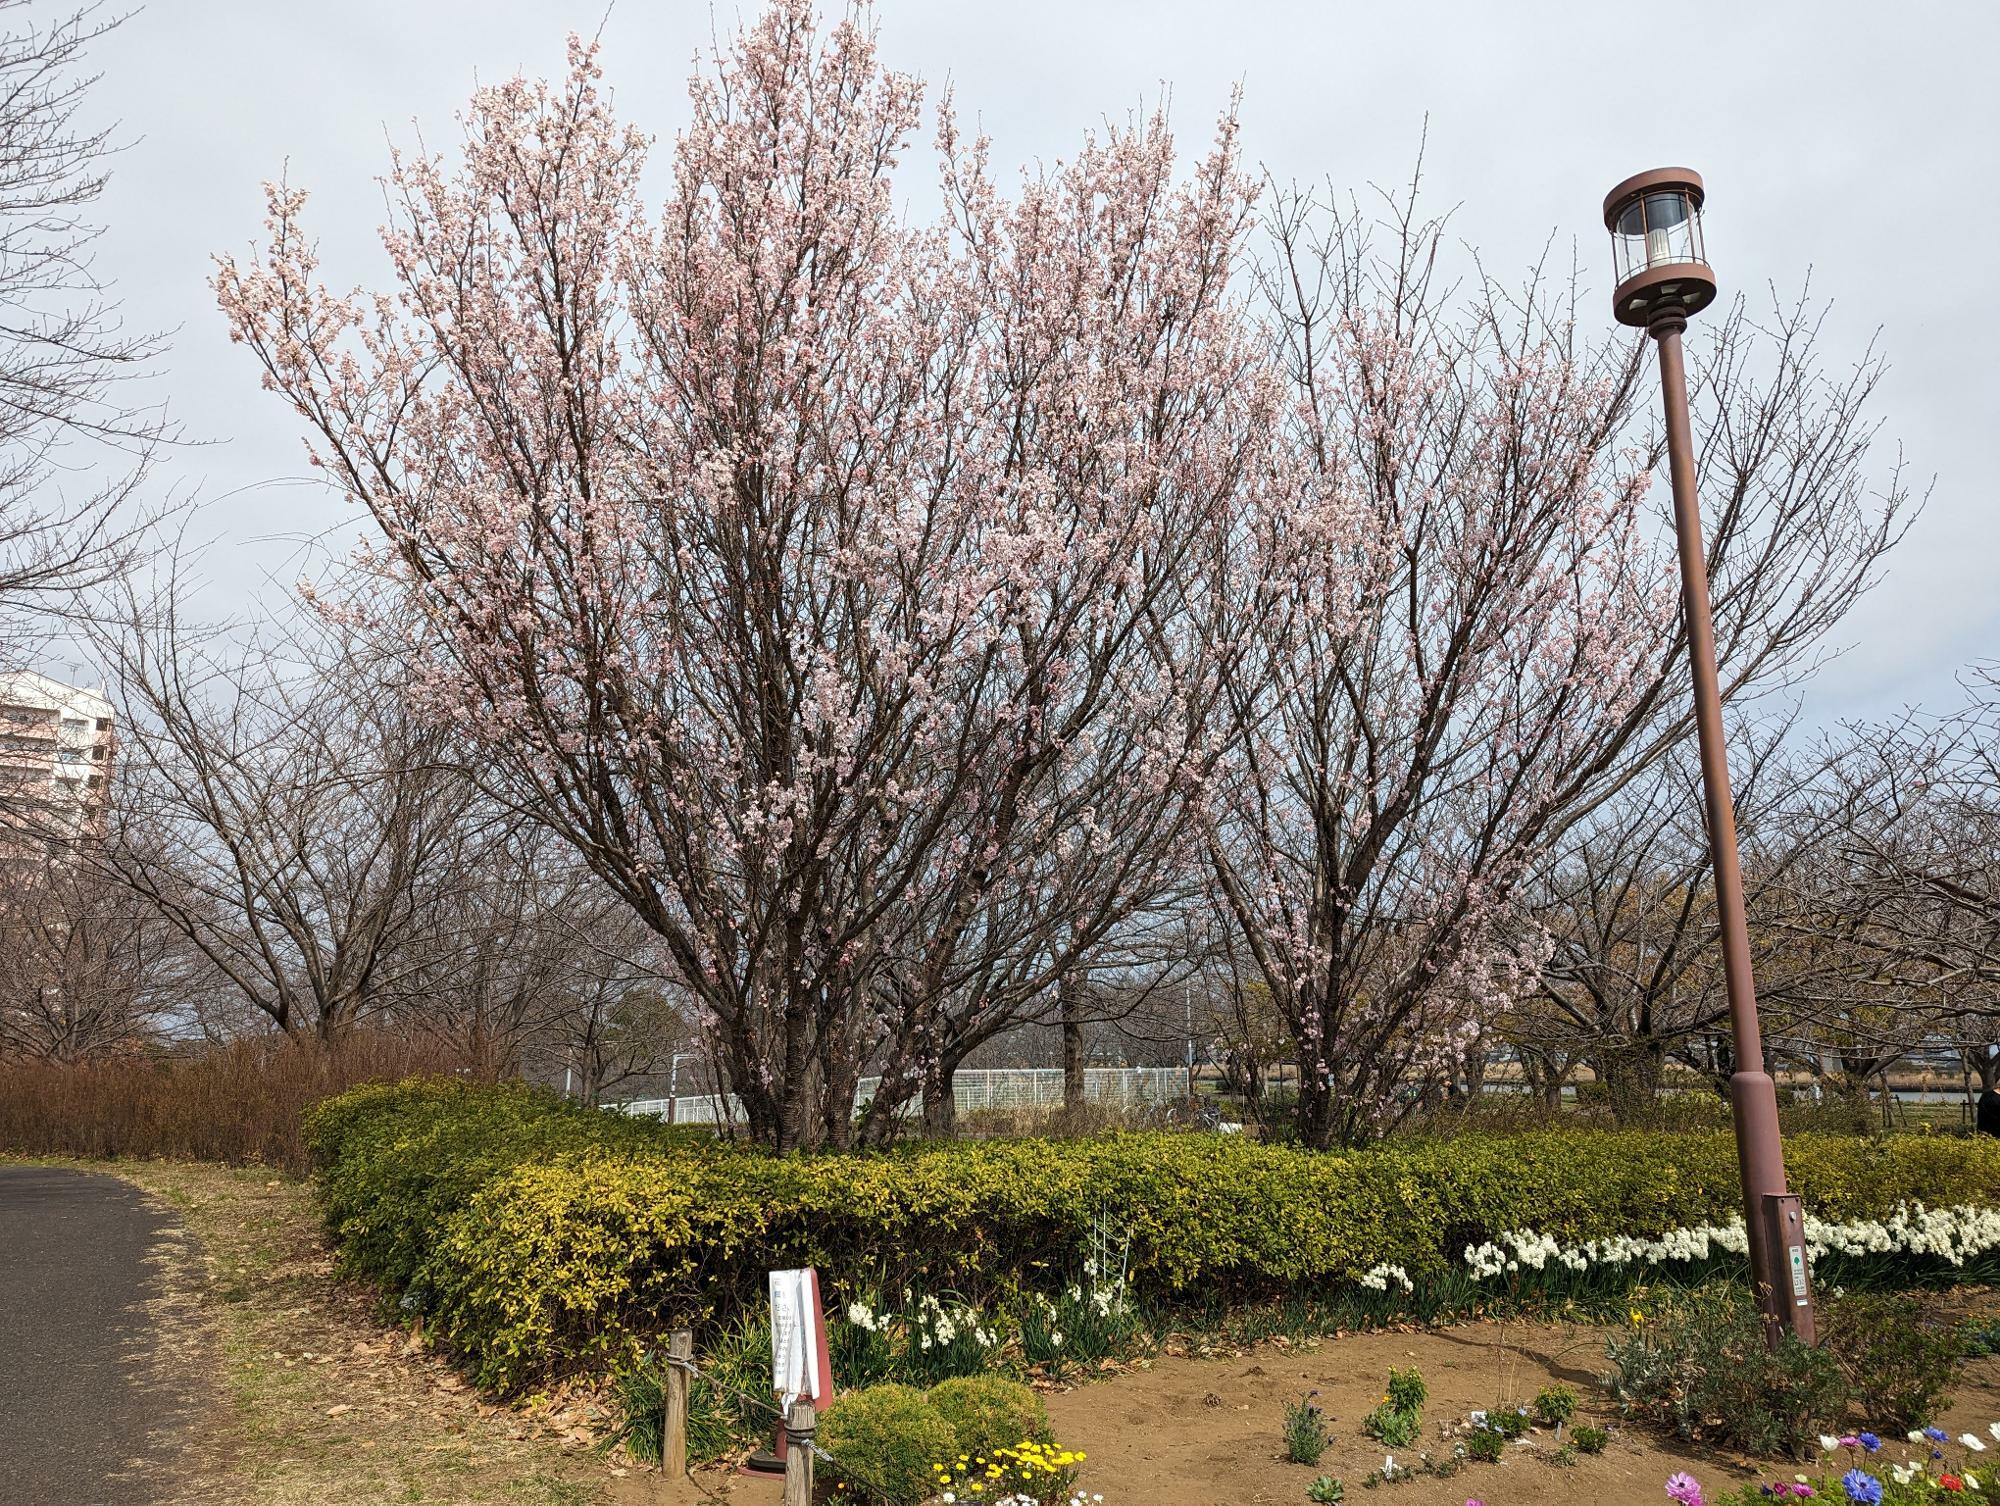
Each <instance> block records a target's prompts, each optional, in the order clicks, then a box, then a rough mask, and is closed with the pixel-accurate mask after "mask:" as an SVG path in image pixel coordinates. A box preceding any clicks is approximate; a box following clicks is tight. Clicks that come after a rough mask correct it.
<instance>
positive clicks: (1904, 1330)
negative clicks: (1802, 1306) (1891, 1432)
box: [1821, 1292, 1968, 1429]
mask: <svg viewBox="0 0 2000 1506" xmlns="http://www.w3.org/2000/svg"><path fill="white" fill-rule="evenodd" d="M1822 1312H1823V1319H1822V1326H1821V1333H1822V1335H1823V1341H1822V1343H1823V1347H1824V1348H1826V1349H1829V1350H1831V1351H1832V1352H1833V1354H1834V1355H1835V1356H1836V1357H1837V1358H1838V1359H1839V1361H1840V1366H1841V1369H1843V1370H1844V1371H1846V1372H1847V1379H1848V1382H1849V1384H1850V1385H1851V1386H1852V1388H1853V1391H1854V1399H1855V1401H1856V1402H1857V1403H1859V1404H1860V1407H1861V1412H1862V1415H1863V1416H1864V1417H1866V1418H1868V1419H1869V1421H1870V1422H1872V1423H1875V1424H1878V1425H1879V1424H1881V1423H1888V1424H1890V1425H1891V1426H1894V1427H1897V1428H1903V1429H1909V1428H1914V1427H1921V1426H1922V1425H1923V1424H1924V1423H1926V1422H1929V1421H1930V1420H1931V1419H1932V1418H1933V1417H1935V1416H1937V1414H1938V1413H1940V1412H1942V1411H1943V1410H1944V1409H1945V1407H1946V1406H1947V1405H1949V1403H1950V1401H1951V1398H1950V1396H1949V1395H1947V1394H1946V1393H1947V1391H1948V1390H1949V1388H1950V1386H1951V1382H1952V1377H1953V1374H1954V1372H1955V1371H1956V1370H1957V1369H1958V1364H1959V1361H1960V1360H1961V1359H1962V1358H1963V1357H1964V1356H1965V1354H1966V1352H1967V1348H1968V1345H1967V1342H1966V1335H1965V1334H1964V1332H1963V1331H1962V1330H1961V1329H1960V1328H1959V1327H1958V1326H1957V1325H1955V1324H1951V1323H1948V1322H1941V1321H1939V1320H1938V1319H1937V1318H1936V1317H1934V1316H1931V1315H1927V1314H1926V1313H1925V1312H1924V1311H1923V1309H1922V1308H1921V1307H1919V1306H1917V1305H1916V1304H1915V1303H1913V1302H1911V1300H1910V1299H1909V1298H1908V1297H1907V1296H1899V1297H1888V1296H1883V1295H1879V1294H1876V1293H1859V1292H1856V1293H1850V1294H1848V1295H1845V1296H1841V1297H1838V1298H1836V1299H1834V1300H1832V1301H1830V1302H1827V1303H1825V1304H1824V1305H1823V1308H1822Z"/></svg>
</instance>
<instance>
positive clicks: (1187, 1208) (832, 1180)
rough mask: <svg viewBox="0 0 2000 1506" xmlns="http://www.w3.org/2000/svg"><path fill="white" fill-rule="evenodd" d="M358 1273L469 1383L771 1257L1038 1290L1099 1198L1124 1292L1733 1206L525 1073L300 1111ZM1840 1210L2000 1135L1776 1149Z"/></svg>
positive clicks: (948, 1283)
mask: <svg viewBox="0 0 2000 1506" xmlns="http://www.w3.org/2000/svg"><path fill="white" fill-rule="evenodd" d="M308 1137H309V1145H310V1147H311V1149H312V1152H313V1154H314V1157H315V1162H316V1164H317V1165H318V1167H319V1176H320V1179H321V1188H322V1193H323V1201H324V1206H325V1212H326V1217H327V1220H328V1224H329V1228H330V1230H331V1232H332V1234H333V1236H334V1239H335V1241H336V1242H337V1244H338V1247H339V1249H340V1251H341V1257H342V1260H343V1262H344V1265H345V1268H346V1270H347V1271H348V1272H349V1273H351V1274H355V1275H360V1276H363V1277H366V1278H368V1279H371V1280H373V1281H375V1282H377V1283H379V1284H380V1285H381V1286H382V1287H383V1288H384V1290H385V1293H386V1294H387V1295H389V1296H390V1297H392V1298H400V1299H401V1300H402V1301H403V1303H404V1305H405V1306H406V1307H407V1308H409V1309H412V1310H415V1311H420V1312H423V1313H424V1314H425V1315H426V1317H427V1319H428V1320H429V1322H430V1325H431V1332H432V1333H433V1334H434V1335H435V1336H437V1337H438V1338H439V1339H441V1340H442V1341H443V1342H445V1343H446V1344H448V1345H450V1346H452V1347H453V1348H454V1349H456V1350H457V1351H458V1352H459V1353H460V1354H461V1355H462V1356H463V1357H464V1358H466V1360H467V1361H468V1362H469V1365H470V1368H471V1369H472V1372H473V1374H474V1377H475V1379H477V1380H478V1381H479V1382H480V1383H481V1384H483V1385H486V1386H490V1387H496V1388H502V1389H505V1388H511V1387H516V1386H519V1385H522V1384H525V1383H526V1382H528V1381H529V1380H531V1379H534V1378H535V1377H537V1376H540V1375H544V1374H547V1373H550V1372H554V1371H559V1370H563V1369H568V1368H574V1367H576V1366H578V1365H594V1364H599V1363H602V1362H604V1361H607V1360H609V1361H611V1362H613V1363H615V1364H619V1365H621V1366H622V1365H623V1364H625V1363H627V1362H629V1361H630V1360H631V1359H632V1358H633V1357H634V1356H635V1355H636V1353H637V1352H638V1349H639V1347H640V1336H641V1335H652V1334H657V1333H659V1332H661V1331H662V1330H664V1329H666V1328H669V1327H673V1326H681V1325H686V1326H693V1327H696V1328H698V1329H703V1328H706V1327H708V1326H710V1325H712V1324H713V1323H715V1322H717V1321H722V1320H728V1319H730V1318H733V1317H734V1316H736V1315H737V1314H739V1313H741V1312H743V1311H748V1310H751V1309H753V1308H754V1307H755V1306H756V1305H757V1304H758V1303H759V1302H760V1301H761V1294H762V1291H763V1280H764V1276H763V1273H764V1272H765V1271H766V1270H767V1269H771V1268H774V1267H791V1266H801V1265H813V1266H817V1267H818V1268H819V1269H820V1271H821V1272H822V1273H823V1275H824V1276H825V1278H826V1279H827V1282H828V1288H829V1301H830V1304H831V1303H832V1302H833V1301H835V1300H838V1301H845V1300H846V1299H847V1298H848V1297H849V1296H854V1295H859V1294H861V1293H863V1292H865V1291H868V1290H876V1291H887V1290H891V1289H900V1288H901V1287H904V1286H915V1287H916V1288H918V1289H919V1290H925V1291H939V1292H945V1291H949V1292H956V1293H960V1294H963V1295H964V1297H965V1298H966V1299H967V1300H969V1301H973V1302H983V1301H987V1300H990V1299H992V1298H993V1297H995V1296H996V1295H1000V1294H1004V1293H1016V1294H1018V1293H1023V1292H1026V1291H1031V1290H1032V1291H1050V1290H1055V1289H1057V1288H1059V1287H1060V1286H1061V1285H1062V1284H1063V1283H1064V1282H1065V1281H1068V1280H1070V1279H1074V1275H1075V1261H1076V1255H1077V1252H1078V1251H1079V1250H1080V1249H1081V1248H1083V1247H1084V1245H1085V1244H1086V1243H1087V1242H1088V1240H1089V1237H1090V1235H1091V1232H1092V1230H1093V1229H1095V1228H1097V1227H1099V1226H1100V1225H1101V1224H1102V1223H1103V1222H1104V1221H1105V1219H1106V1218H1107V1217H1108V1218H1109V1220H1110V1221H1111V1223H1112V1224H1113V1225H1114V1226H1115V1227H1116V1229H1117V1230H1118V1231H1119V1232H1120V1234H1121V1236H1122V1237H1123V1238H1125V1239H1127V1240H1129V1271H1130V1279H1131V1282H1132V1286H1133V1289H1134V1291H1135V1293H1136V1294H1137V1295H1139V1296H1140V1297H1141V1298H1143V1299H1145V1300H1149V1301H1155V1302H1172V1301H1186V1300H1193V1299H1195V1298H1197V1297H1198V1298H1199V1299H1200V1300H1202V1301H1206V1302H1211V1303H1212V1302H1214V1301H1217V1300H1221V1301H1250V1300H1258V1299H1262V1298H1267V1297H1272V1296H1277V1295H1281V1294H1284V1293H1287V1292H1295V1291H1298V1290H1301V1289H1312V1288H1323V1287H1325V1286H1327V1285H1329V1284H1337V1283H1341V1282H1345V1281H1350V1280H1352V1279H1353V1278H1354V1277H1356V1276H1359V1275H1360V1274H1362V1273H1363V1272H1365V1271H1367V1270H1368V1269H1369V1268H1371V1267H1373V1266H1375V1265H1378V1264H1381V1263H1391V1264H1395V1265H1400V1266H1402V1267H1404V1268H1405V1269H1406V1270H1407V1271H1408V1272H1409V1273H1410V1274H1411V1276H1412V1277H1415V1278H1417V1279H1419V1280H1422V1279H1425V1278H1426V1277H1436V1276H1440V1275H1443V1274H1445V1273H1447V1272H1449V1271H1452V1270H1454V1269H1456V1268H1457V1265H1458V1262H1459V1259H1460V1256H1461V1253H1462V1251H1463V1250H1464V1248H1465V1247H1466V1246H1467V1245H1468V1244H1475V1243H1479V1242H1481V1241H1483V1240H1485V1239H1488V1238H1490V1237H1492V1236H1493V1235H1495V1234H1497V1233H1499V1232H1501V1231H1503V1230H1507V1229H1519V1228H1533V1229H1537V1230H1541V1231H1544V1232H1546V1233H1549V1234H1553V1235H1555V1236H1556V1237H1558V1238H1559V1239H1561V1240H1563V1241H1565V1242H1570V1241H1577V1240H1584V1239H1592V1238H1602V1237H1605V1236H1609V1235H1613V1234H1635V1235H1642V1234H1657V1233H1661V1232H1663V1231H1665V1230H1667V1229H1669V1228H1673V1227H1676V1226H1682V1225H1689V1224H1699V1223H1703V1222H1710V1221H1716V1220H1720V1219H1725V1218H1727V1217H1728V1216H1729V1215H1730V1214H1731V1212H1732V1210H1733V1209H1735V1207H1736V1206H1737V1205H1738V1200H1739V1197H1740V1191H1739V1187H1738V1182H1737V1166H1736V1153H1735V1147H1734V1144H1733V1142H1732V1140H1731V1138H1730V1136H1729V1135H1728V1134H1726V1133H1713V1132H1696V1133H1685V1134H1681V1133H1657V1132H1652V1133H1643V1132H1635V1133H1616V1132H1609V1131H1551V1132H1543V1133H1527V1134H1514V1135H1477V1134H1470V1135H1461V1136H1457V1137H1455V1138H1453V1139H1450V1140H1410V1141H1393V1142H1390V1143H1387V1144H1384V1145H1380V1146H1376V1147H1372V1148H1369V1149H1366V1150H1358V1151H1338V1152H1309V1151H1301V1150H1296V1149H1292V1148H1289V1147H1285V1146H1278V1145H1265V1144H1258V1143H1255V1142H1248V1141H1244V1140H1241V1139H1237V1138H1233V1137H1224V1136H1206V1135H1189V1134H1132V1135H1113V1136H1107V1137H1103V1138H1099V1139H1090V1140H1041V1139H1020V1140H1000V1141H976V1142H942V1143H929V1144H917V1145H910V1146H904V1147H899V1148H897V1149H894V1150H890V1151H884V1152H878V1153H871V1154H853V1155H821V1156H785V1157H772V1156H767V1155H763V1154H760V1153H756V1152H753V1151H748V1150H741V1149H732V1148H729V1147H726V1146H722V1145H719V1144H717V1143H715V1142H714V1141H712V1140H708V1139H706V1138H701V1139H696V1138H691V1137H690V1136H689V1135H688V1134H687V1133H686V1132H685V1131H684V1130H682V1131H676V1130H674V1129H671V1128H669V1127H667V1126H664V1125H660V1124H657V1123H654V1122H651V1121H645V1120H637V1119H632V1118H628V1117H625V1116H622V1115H618V1114H612V1113H605V1112H602V1111H598V1110H593V1109H586V1108H582V1107H579V1106H576V1105H571V1104H566V1103H564V1102H562V1101H561V1100H559V1099H558V1098H556V1097H555V1096H554V1095H552V1094H549V1093H546V1092H541V1091H537V1090H534V1089H531V1088H526V1087H522V1086H519V1085H513V1086H502V1087H489V1086H480V1085H475V1084H469V1083H464V1082H460V1081H455V1080H444V1081H438V1080H412V1081H409V1082H405V1083H401V1084H396V1085H388V1086H383V1085H376V1086H370V1087H366V1088H360V1089H357V1090H355V1091H353V1092H350V1093H347V1094H344V1095H342V1096H341V1097H339V1098H336V1099H332V1100H329V1101H328V1102H327V1103H325V1104H324V1105H322V1106H321V1107H320V1108H319V1109H317V1110H316V1111H315V1112H314V1113H313V1115H312V1116H311V1119H310V1123H309V1125H308ZM1787 1162H1788V1165H1789V1167H1790V1170H1791V1176H1792V1183H1793V1186H1794V1188H1795V1189H1796V1190H1797V1191H1798V1192H1800V1193H1801V1194H1802V1195H1803V1196H1804V1198H1805V1201H1806V1205H1807V1206H1808V1207H1809V1208H1811V1209H1812V1210H1813V1211H1814V1212H1815V1213H1816V1214H1818V1215H1819V1216H1821V1217H1824V1218H1829V1219H1855V1218H1863V1217H1878V1216H1881V1215H1883V1214H1885V1213H1887V1212H1888V1211H1889V1210H1890V1209H1892V1208H1893V1207H1894V1206H1895V1205H1896V1204H1897V1203H1899V1202H1904V1201H1911V1200H1921V1201H1923V1202H1926V1203H1928V1204H1930V1205H1932V1206H1943V1205H1947V1204H1954V1203H1973V1204H1987V1205H1990V1204H1996V1203H2000V1143H1995V1142H1991V1141H1983V1140H1971V1139H1949V1138H1943V1137H1936V1138H1933V1137H1924V1136H1901V1137H1888V1138H1883V1139H1879V1140H1870V1141H1856V1140H1853V1139H1849V1138H1819V1137H1811V1136H1800V1137H1796V1138H1794V1139H1792V1140H1790V1141H1789V1142H1788V1143H1787Z"/></svg>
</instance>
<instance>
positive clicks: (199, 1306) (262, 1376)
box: [92, 1162, 651, 1506]
mask: <svg viewBox="0 0 2000 1506" xmlns="http://www.w3.org/2000/svg"><path fill="white" fill-rule="evenodd" d="M92 1169H96V1170H108V1171H111V1172H113V1173H115V1174H117V1175H119V1176H122V1177H125V1178H127V1179H128V1180H130V1181H132V1182H135V1183H137V1184H138V1185H139V1186H140V1187H142V1188H144V1189H145V1190H146V1191H148V1192H149V1193H152V1194H153V1195H155V1196H157V1197H159V1198H161V1199H163V1200H164V1201H166V1202H167V1203H169V1204H171V1205H172V1206H173V1207H174V1209H175V1210H176V1211H177V1212H178V1213H179V1214H180V1216H181V1218H182V1219H183V1220H184V1221H185V1223H186V1225H187V1228H188V1231H189V1233H190V1234H191V1235H192V1236H193V1239H192V1241H191V1248H190V1253H189V1255H188V1257H187V1258H186V1259H185V1260H184V1261H182V1262H181V1269H180V1271H179V1273H178V1275H177V1276H170V1277H169V1279H168V1281H167V1283H166V1286H167V1288H168V1294H169V1300H167V1301H165V1302H163V1304H162V1305H161V1306H160V1307H159V1309H158V1311H159V1313H160V1316H161V1317H162V1320H163V1322H165V1323H166V1324H167V1325H168V1327H169V1331H168V1332H167V1333H166V1334H165V1343H164V1347H165V1348H167V1349H169V1350H171V1351H173V1352H174V1353H175V1354H176V1355H177V1356H179V1357H180V1359H181V1362H182V1363H188V1362H191V1361H194V1360H195V1359H196V1357H197V1356H200V1355H204V1354H206V1355H212V1356H213V1362H212V1368H213V1370H214V1372H215V1373H216V1374H217V1375H218V1377H219V1385H218V1389H219V1391H220V1393H221V1394H220V1396H219V1398H217V1402H216V1404H215V1405H213V1406H211V1407H210V1408H209V1409H208V1410H209V1412H210V1414H211V1415H210V1416H209V1417H208V1418H207V1420H206V1421H205V1422H203V1423H202V1424H201V1425H200V1426H199V1429H198V1431H199V1436H198V1437H197V1438H196V1439H195V1440H194V1445H193V1448H192V1450H191V1451H190V1452H191V1453H192V1455H193V1457H194V1459H195V1464H194V1467H193V1471H192V1476H191V1478H189V1479H187V1480H186V1481H185V1482H184V1483H183V1485H182V1487H181V1494H180V1500H181V1501H183V1502H185V1503H186V1506H195V1503H197V1502H200V1503H204V1506H205V1503H211V1502H216V1501H228V1502H231V1503H233V1506H234V1503H240V1506H327V1503H339V1506H389V1503H400V1506H411V1503H445V1502H451V1503H462V1506H590V1503H597V1502H614V1501H623V1500H640V1499H647V1498H648V1497H647V1495H646V1494H645V1491H646V1488H647V1487H648V1486H650V1484H651V1481H650V1480H648V1479H646V1478H645V1477H642V1476H640V1475H639V1473H638V1471H637V1470H636V1469H633V1468H630V1467H628V1466H627V1465H625V1464H624V1463H622V1462H618V1461H607V1460H606V1459H605V1457H604V1456H603V1455H602V1454H601V1452H600V1451H599V1450H598V1449H597V1448H596V1446H595V1445H596V1442H597V1440H598V1439H599V1438H600V1437H601V1436H602V1434H603V1433H604V1431H605V1418H604V1417H603V1415H602V1414H601V1413H600V1412H599V1410H598V1409H597V1407H596V1405H595V1402H594V1400H593V1399H592V1398H589V1397H587V1396H553V1397H549V1396H544V1397H537V1398H531V1399H530V1401H529V1403H528V1404H526V1405H524V1406H523V1407H521V1408H518V1409H517V1408H510V1407H500V1406H495V1405H493V1404H491V1403H488V1402H486V1401H483V1400H482V1399H480V1398H479V1397H478V1396H477V1395H476V1394H474V1393H473V1392H472V1391H471V1390H470V1388H468V1387H467V1386H466V1384H465V1383H464V1382H463V1381H462V1380H461V1379H459V1377H458V1376H456V1375H454V1374H453V1373H452V1372H451V1371H450V1370H449V1369H448V1368H447V1367H446V1366H445V1365H444V1364H443V1362H442V1361H440V1360H438V1359H437V1358H435V1357H434V1356H433V1355H431V1354H430V1353H429V1352H428V1351H427V1350H426V1349H425V1348H423V1347H422V1346H421V1345H419V1344H417V1343H415V1342H413V1341H412V1339H411V1336H410V1335H409V1334H407V1333H405V1332H403V1331H402V1330H400V1329H397V1328H394V1327H390V1326H386V1325H385V1324H384V1323H383V1322H382V1321H381V1320H380V1318H379V1317H378V1315H377V1313H376V1311H375V1308H374V1304H373V1303H372V1301H371V1300H370V1298H369V1297H368V1296H367V1294H366V1293H364V1292H362V1291H360V1290H358V1289H356V1288H354V1287H352V1286H350V1285H348V1284H346V1283H343V1282H340V1281H337V1280H336V1279H335V1278H334V1275H333V1262H332V1257H331V1255H330V1254H329V1253H328V1251H327V1250H326V1248H325V1246H324V1244H323V1243H322V1241H321V1239H320V1237H319V1232H318V1228H317V1223H316V1219H315V1217H314V1213H313V1209H312V1204H311V1197H310V1193H309V1191H308V1189H307V1188H306V1187H305V1186H303V1185H302V1184H300V1183H298V1182H295V1181H291V1180H288V1179H284V1178H280V1177H276V1176H274V1175H273V1174H272V1173H270V1172H268V1171H265V1170H262V1169H240V1168H238V1169H232V1168H228V1167H221V1166H213V1165H198V1164H185V1163H171V1162H152V1163H129V1162H128V1163H120V1164H115V1165H111V1166H102V1165H99V1166H96V1167H93V1168H92ZM176 1285H178V1286H179V1287H180V1289H181V1299H180V1300H174V1299H173V1289H174V1288H175V1286H176ZM189 1293H192V1295H193V1296H194V1298H195V1299H196V1300H194V1301H192V1302H190V1301H187V1300H185V1298H186V1296H187V1295H188V1294H189ZM190 1326H193V1327H195V1328H198V1329H199V1330H201V1331H189V1328H190ZM635 1492H636V1493H635Z"/></svg>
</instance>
